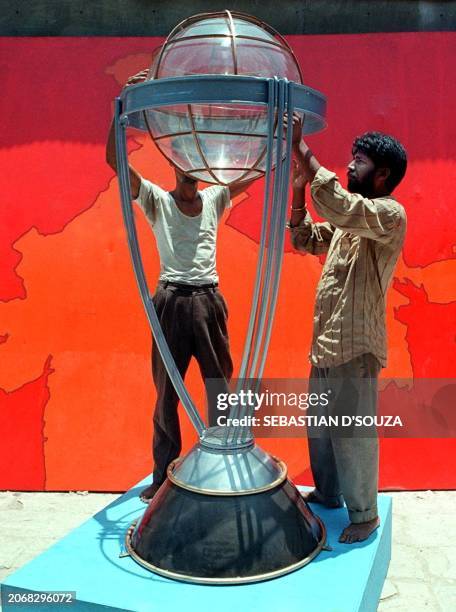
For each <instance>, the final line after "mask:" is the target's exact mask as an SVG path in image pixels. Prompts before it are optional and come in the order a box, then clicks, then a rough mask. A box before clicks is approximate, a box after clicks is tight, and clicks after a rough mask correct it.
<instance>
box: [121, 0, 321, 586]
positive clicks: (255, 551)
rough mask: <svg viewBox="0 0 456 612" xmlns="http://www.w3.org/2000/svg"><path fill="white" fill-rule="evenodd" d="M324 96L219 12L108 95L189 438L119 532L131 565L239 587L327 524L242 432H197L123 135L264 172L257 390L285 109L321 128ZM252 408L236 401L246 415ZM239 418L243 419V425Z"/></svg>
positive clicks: (279, 224)
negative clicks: (156, 284) (137, 78)
mask: <svg viewBox="0 0 456 612" xmlns="http://www.w3.org/2000/svg"><path fill="white" fill-rule="evenodd" d="M325 106H326V102H325V98H324V96H323V95H322V94H321V93H319V92H317V91H315V90H313V89H310V88H309V87H307V86H305V85H303V82H302V77H301V72H300V68H299V65H298V63H297V61H296V58H295V57H294V55H293V52H292V50H291V49H290V47H289V46H288V44H287V43H286V42H285V40H284V39H283V38H282V37H281V36H280V35H279V34H278V33H277V32H275V30H273V29H272V28H271V27H269V26H268V25H267V24H265V23H262V22H260V21H258V20H257V19H255V18H254V17H251V16H249V15H246V14H242V13H237V12H230V11H222V12H216V13H207V14H203V15H197V16H195V17H191V18H189V19H187V20H185V21H183V22H182V23H181V24H179V25H178V26H177V27H176V28H175V29H174V30H173V31H172V32H171V34H170V35H169V36H168V38H167V40H166V41H165V43H164V44H163V45H162V46H161V47H160V48H159V50H158V51H157V52H156V53H155V55H154V58H153V62H152V66H151V68H150V71H149V77H148V80H146V81H145V82H143V83H139V84H137V85H133V86H131V87H128V88H126V89H125V90H124V91H123V92H122V93H121V95H120V97H119V98H117V99H116V107H115V126H116V147H117V159H118V173H119V184H120V192H121V200H122V207H123V213H124V220H125V224H126V228H127V235H128V242H129V247H130V251H131V256H132V260H133V266H134V270H135V274H136V277H137V281H138V286H139V290H140V293H141V297H142V300H143V303H144V307H145V310H146V313H147V316H148V319H149V322H150V326H151V328H152V332H153V335H154V338H155V341H156V343H157V346H158V348H159V350H160V354H161V357H162V359H163V362H164V364H165V366H166V369H167V372H168V375H169V377H170V379H171V381H172V382H173V384H174V386H175V389H176V391H177V393H178V395H179V398H180V400H181V402H182V404H183V406H184V409H185V411H186V413H187V415H188V417H189V418H190V420H191V422H192V424H193V425H194V427H195V429H196V431H197V434H198V438H199V440H198V443H197V444H196V445H195V446H194V447H193V448H192V449H191V450H190V452H189V453H188V454H187V455H186V456H184V457H180V458H179V459H177V460H175V461H174V462H173V463H172V464H171V465H170V466H169V468H168V474H167V480H166V481H165V482H164V483H163V485H162V486H161V488H160V489H159V491H158V493H157V494H156V495H155V496H154V497H153V499H152V501H151V502H150V504H149V505H148V507H147V509H146V511H145V512H144V514H143V516H142V517H140V518H139V519H138V520H136V521H135V522H134V523H133V524H132V525H131V527H130V528H129V530H128V532H127V536H126V549H127V551H128V553H129V554H130V555H131V557H132V558H133V559H135V560H136V561H137V562H138V563H140V564H141V565H143V566H145V567H146V568H148V569H150V570H151V571H153V572H156V573H158V574H161V575H163V576H166V577H169V578H175V579H178V580H184V581H189V582H196V583H205V584H238V583H246V582H255V581H258V580H265V579H269V578H273V577H276V576H280V575H282V574H285V573H287V572H290V571H292V570H294V569H297V568H299V567H302V566H303V565H305V564H306V563H308V562H309V561H310V560H311V559H312V558H313V557H315V556H316V555H317V554H318V553H319V551H320V550H321V549H322V548H323V547H324V545H325V537H326V533H325V528H324V526H323V524H322V522H321V521H320V520H319V519H318V518H317V517H316V516H315V515H314V514H313V513H312V511H311V510H310V508H309V507H308V505H307V504H306V503H305V502H304V500H303V499H302V497H301V496H300V494H299V492H298V490H297V489H296V487H295V486H294V485H293V484H292V483H291V482H290V481H289V480H288V479H287V468H286V466H285V464H284V463H283V462H282V461H280V460H279V459H277V458H275V457H272V456H270V455H269V454H268V453H266V452H265V451H264V450H262V449H261V448H260V447H259V446H257V445H256V444H255V441H254V438H253V435H252V432H251V430H250V428H249V427H246V426H242V427H239V426H235V427H207V426H206V425H205V423H204V421H203V420H202V418H201V417H200V414H199V412H198V410H197V408H196V405H195V403H194V402H193V400H192V398H191V397H190V395H189V393H188V391H187V389H186V387H185V385H184V382H183V380H182V377H181V376H180V374H179V371H178V369H177V367H176V364H175V362H174V359H173V357H172V355H171V352H170V350H169V348H168V346H167V343H166V340H165V338H164V335H163V332H162V330H161V327H160V324H159V321H158V318H157V315H156V312H155V309H154V306H153V303H152V299H151V296H150V293H149V290H148V286H147V282H146V279H145V274H144V269H143V265H142V260H141V253H140V249H139V246H138V240H137V235H136V228H135V224H134V218H133V212H132V207H131V193H130V184H129V178H128V176H129V175H128V159H127V149H126V129H127V127H128V126H131V127H134V128H137V129H141V130H144V131H147V132H148V133H149V134H150V136H151V138H152V139H153V140H154V142H155V144H156V145H157V147H158V148H159V149H160V151H161V152H162V153H163V155H165V157H167V158H168V159H169V160H170V161H171V162H172V163H173V164H174V165H175V166H176V167H177V168H179V169H180V170H181V171H182V172H184V173H185V174H187V175H189V176H191V177H193V178H196V179H198V180H202V181H205V182H208V183H216V184H220V185H228V186H229V185H232V184H234V183H239V182H242V181H247V180H250V179H253V178H256V177H260V176H262V175H265V192H264V201H263V213H262V227H261V239H260V245H259V255H258V263H257V270H256V277H255V285H254V290H253V296H252V305H251V312H250V319H249V323H248V328H247V333H246V340H245V348H244V353H243V358H242V363H241V366H240V371H239V374H238V378H237V389H238V391H239V390H240V389H245V388H247V387H248V388H249V389H252V388H253V387H255V385H258V384H259V381H260V380H261V378H262V375H263V370H264V366H265V362H266V357H267V352H268V346H269V341H270V336H271V330H272V324H273V318H274V311H275V306H276V302H277V296H278V288H279V280H280V272H281V265H282V258H283V250H284V239H285V221H286V215H287V199H288V183H289V175H290V162H291V148H292V122H291V120H290V121H288V122H287V125H286V127H285V124H284V117H285V116H288V117H290V118H291V116H292V114H293V112H298V113H300V114H301V116H302V115H303V114H304V115H305V131H306V133H312V132H316V131H318V130H320V129H322V128H323V127H324V125H325V121H324V116H325ZM253 410H254V406H253V405H251V406H243V405H238V406H234V407H233V409H232V415H235V416H236V417H237V418H238V419H240V420H242V419H243V417H245V416H247V417H248V416H251V415H252V414H253ZM241 422H246V421H241Z"/></svg>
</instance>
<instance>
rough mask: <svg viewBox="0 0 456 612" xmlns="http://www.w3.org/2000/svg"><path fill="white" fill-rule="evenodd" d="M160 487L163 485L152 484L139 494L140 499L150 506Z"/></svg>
mask: <svg viewBox="0 0 456 612" xmlns="http://www.w3.org/2000/svg"><path fill="white" fill-rule="evenodd" d="M160 487H161V485H160V484H158V482H156V483H152V484H151V485H149V486H148V487H146V488H145V489H143V490H142V491H141V493H140V494H139V499H140V500H141V501H142V502H144V503H145V504H148V503H149V502H150V501H152V498H153V496H154V495H155V493H156V492H157V491H158V489H159V488H160Z"/></svg>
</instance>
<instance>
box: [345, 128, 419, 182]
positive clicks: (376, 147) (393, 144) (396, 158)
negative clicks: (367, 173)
mask: <svg viewBox="0 0 456 612" xmlns="http://www.w3.org/2000/svg"><path fill="white" fill-rule="evenodd" d="M358 152H359V153H364V154H365V155H367V156H368V157H369V158H370V159H371V160H372V161H373V162H374V164H375V167H376V168H389V170H390V175H389V176H388V178H387V180H386V181H385V186H386V187H387V188H388V189H389V190H390V192H391V191H393V189H395V188H396V187H397V186H398V185H399V183H400V182H401V181H402V179H403V178H404V175H405V171H406V170H407V153H406V151H405V149H404V147H403V146H402V145H401V143H400V142H399V141H398V140H396V139H395V138H393V137H392V136H388V134H382V133H381V132H366V133H365V134H363V135H362V136H358V137H357V138H355V140H354V142H353V146H352V154H353V155H355V153H358Z"/></svg>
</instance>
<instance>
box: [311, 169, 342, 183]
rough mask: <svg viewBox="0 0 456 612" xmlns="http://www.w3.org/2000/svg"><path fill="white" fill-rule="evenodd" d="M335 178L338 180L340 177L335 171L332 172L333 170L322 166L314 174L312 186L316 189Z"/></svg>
mask: <svg viewBox="0 0 456 612" xmlns="http://www.w3.org/2000/svg"><path fill="white" fill-rule="evenodd" d="M334 179H336V181H338V180H339V177H338V176H337V174H336V173H335V172H331V170H328V169H327V168H325V167H324V166H320V167H319V168H318V170H317V172H316V174H315V176H314V179H313V181H312V185H311V188H312V189H316V188H317V187H320V186H321V185H324V184H326V183H329V181H332V180H334Z"/></svg>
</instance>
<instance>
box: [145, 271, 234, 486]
mask: <svg viewBox="0 0 456 612" xmlns="http://www.w3.org/2000/svg"><path fill="white" fill-rule="evenodd" d="M153 302H154V306H155V310H156V312H157V316H158V319H159V321H160V324H161V327H162V330H163V333H164V335H165V338H166V341H167V342H168V346H169V349H170V351H171V354H172V356H173V357H174V360H175V362H176V366H177V368H178V370H179V372H180V374H181V376H182V378H184V376H185V373H186V372H187V369H188V366H189V364H190V359H191V358H192V357H195V359H196V360H197V362H198V365H199V368H200V371H201V376H202V377H203V379H204V380H205V379H207V378H213V379H225V380H226V381H229V380H230V378H231V376H232V373H233V362H232V360H231V356H230V349H229V342H228V333H227V326H226V322H227V317H228V310H227V307H226V303H225V300H224V299H223V297H222V294H221V293H220V292H219V290H218V289H217V288H216V287H210V288H208V287H206V288H199V287H195V286H193V285H192V286H187V287H186V286H184V285H178V286H176V285H173V284H172V283H167V282H163V281H161V282H160V283H159V285H158V287H157V291H156V292H155V295H154V297H153ZM152 374H153V379H154V383H155V387H156V390H157V403H156V406H155V412H154V437H153V458H154V464H155V467H154V474H153V476H154V483H155V482H157V483H162V482H163V481H164V480H165V478H166V470H167V467H168V465H169V464H170V463H171V461H173V460H174V459H176V458H177V457H179V454H180V452H181V448H182V446H181V433H180V426H179V416H178V411H177V407H178V404H179V398H178V395H177V393H176V391H175V389H174V386H173V384H172V382H171V380H170V378H169V376H168V374H167V372H166V369H165V366H164V364H163V361H162V358H161V356H160V353H159V351H158V349H157V346H156V344H155V341H153V343H152Z"/></svg>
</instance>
